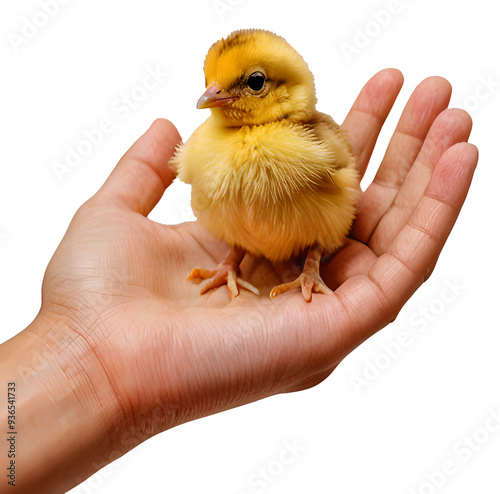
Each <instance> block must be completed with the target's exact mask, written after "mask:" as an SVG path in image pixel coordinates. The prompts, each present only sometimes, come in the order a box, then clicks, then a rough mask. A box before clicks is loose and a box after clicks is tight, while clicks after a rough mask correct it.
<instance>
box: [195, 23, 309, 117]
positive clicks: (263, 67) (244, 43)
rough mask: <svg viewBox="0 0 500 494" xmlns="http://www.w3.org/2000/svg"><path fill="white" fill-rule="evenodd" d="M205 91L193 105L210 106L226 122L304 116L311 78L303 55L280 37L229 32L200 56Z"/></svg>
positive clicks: (307, 115) (260, 31) (251, 31)
mask: <svg viewBox="0 0 500 494" xmlns="http://www.w3.org/2000/svg"><path fill="white" fill-rule="evenodd" d="M204 71H205V86H206V88H207V90H206V91H205V93H204V94H203V96H202V97H201V98H200V100H199V101H198V105H197V106H198V108H210V109H211V111H212V115H213V116H214V117H215V118H216V119H217V120H218V121H219V122H220V123H221V124H222V125H226V126H241V125H259V124H263V123H268V122H274V121H277V120H281V119H283V118H288V119H290V120H292V121H301V120H305V119H307V118H308V117H309V116H310V115H311V114H312V112H313V111H314V109H315V105H316V95H315V87H314V79H313V75H312V73H311V71H310V70H309V68H308V66H307V64H306V62H305V61H304V59H303V58H302V57H301V56H300V55H299V54H298V53H297V52H296V51H295V50H294V49H293V48H292V47H291V46H290V45H289V44H288V43H287V42H286V41H285V40H284V39H283V38H281V37H280V36H277V35H276V34H274V33H271V32H269V31H264V30H257V29H246V30H241V31H235V32H233V33H231V34H230V35H229V36H228V37H227V38H224V39H221V40H220V41H218V42H217V43H215V44H214V45H213V46H212V47H211V48H210V50H209V52H208V54H207V57H206V59H205V66H204Z"/></svg>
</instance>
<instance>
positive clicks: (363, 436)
mask: <svg viewBox="0 0 500 494" xmlns="http://www.w3.org/2000/svg"><path fill="white" fill-rule="evenodd" d="M41 4H42V0H38V1H35V0H33V1H32V0H29V1H28V0H23V1H18V2H3V4H2V7H0V33H1V40H0V60H1V68H0V73H1V76H0V108H1V115H0V139H1V141H0V145H1V147H0V150H1V164H0V212H1V213H0V341H4V340H6V339H8V338H9V337H11V336H13V335H14V334H16V333H18V332H19V331H21V330H22V329H23V328H25V327H26V325H28V324H29V323H30V322H31V320H32V319H33V318H34V317H35V315H36V313H37V311H38V309H39V305H40V286H41V281H42V277H43V273H44V270H45V267H46V265H47V263H48V261H49V259H50V257H51V255H52V253H53V251H54V250H55V248H56V246H57V245H58V243H59V241H60V239H61V237H62V235H63V234H64V232H65V230H66V228H67V225H68V223H69V221H70V219H71V217H72V216H73V214H74V212H75V210H76V209H77V208H78V206H79V205H80V204H81V203H82V202H83V201H85V200H86V199H87V198H88V197H89V196H90V195H92V194H93V193H94V192H95V191H96V190H97V188H98V187H99V186H100V185H101V184H102V182H103V181H104V179H105V178H106V177H107V176H108V174H109V173H110V171H111V170H112V168H113V167H114V165H115V164H116V162H117V160H118V159H119V158H120V156H121V155H122V154H123V153H124V152H125V151H126V150H127V149H128V147H129V146H130V145H131V144H132V143H133V142H134V141H135V140H136V139H137V138H138V137H139V135H141V134H142V133H143V132H144V131H145V130H146V129H147V127H148V126H149V125H150V124H151V122H152V121H153V120H154V119H155V118H157V117H166V118H169V119H170V120H172V121H173V122H174V123H175V124H176V125H177V127H178V128H179V130H180V132H181V134H182V136H183V138H185V139H186V138H187V137H189V135H190V133H191V132H192V131H193V130H194V129H195V128H196V127H197V126H198V125H199V124H200V123H201V122H202V121H203V120H204V119H205V118H207V117H208V113H207V112H206V111H199V110H196V108H195V104H196V101H197V99H198V97H199V96H200V95H201V93H202V91H203V89H204V88H203V81H204V77H203V72H202V64H203V60H204V57H205V54H206V52H207V50H208V48H209V47H210V45H211V44H212V43H213V42H214V41H216V40H217V39H219V38H221V37H222V36H225V35H227V34H229V33H230V32H231V31H233V30H234V29H239V28H244V27H260V28H267V29H270V30H273V31H275V32H277V33H278V34H280V35H282V36H283V37H285V38H286V39H287V40H288V41H289V42H290V43H291V44H292V45H293V46H294V47H295V48H296V49H297V50H298V51H299V52H300V53H301V54H302V55H303V56H304V58H305V59H306V61H307V62H308V63H309V66H310V68H311V69H312V71H313V73H314V74H315V78H316V83H317V93H318V99H319V105H318V108H319V109H320V110H322V111H325V112H327V113H330V114H332V115H333V116H334V118H335V119H336V120H337V121H339V122H342V120H343V119H344V117H345V115H346V113H347V111H348V109H349V107H350V105H351V104H352V102H353V101H354V98H355V97H356V95H357V93H358V92H359V90H360V89H361V87H362V85H363V84H364V83H365V81H367V80H368V78H369V77H371V76H372V75H373V74H374V73H376V72H377V71H378V70H380V69H382V68H386V67H397V68H399V69H401V70H402V71H403V73H404V75H405V85H404V87H403V90H402V93H401V94H400V97H399V98H398V101H397V103H396V106H395V109H394V110H393V113H392V114H391V117H390V118H389V120H388V122H387V124H386V126H385V128H384V132H383V133H382V136H381V139H380V141H379V144H378V145H377V148H376V150H375V153H374V157H373V159H372V163H371V167H370V170H369V173H368V175H369V177H372V176H373V174H374V172H375V169H376V168H377V166H378V163H379V162H380V159H381V157H382V155H383V150H384V147H385V146H386V145H387V142H388V139H389V137H390V134H391V132H392V130H393V129H394V126H395V123H396V119H397V115H398V114H399V113H400V112H401V110H402V108H403V105H404V103H405V101H406V100H407V98H408V96H409V95H410V93H411V91H412V90H413V89H414V88H415V86H416V85H417V84H418V83H419V82H420V81H421V80H422V79H424V78H425V77H427V76H430V75H442V76H444V77H446V78H448V79H449V80H450V82H451V83H452V85H453V87H454V95H453V98H452V105H453V106H459V107H463V108H467V109H468V110H469V111H470V113H471V115H472V117H473V120H474V130H473V133H472V136H471V139H470V140H471V142H473V143H474V144H476V145H477V146H478V147H479V151H480V162H479V168H478V171H477V173H476V176H475V181H474V184H473V187H472V189H471V192H470V194H469V197H468V199H467V201H466V204H465V207H464V210H463V212H462V214H461V216H460V217H459V220H458V222H457V225H456V227H455V229H454V231H453V233H452V235H451V237H450V239H449V241H448V243H447V245H446V247H445V249H444V251H443V253H442V255H441V258H440V261H439V263H438V265H437V267H436V270H435V272H434V274H433V276H432V277H431V279H430V280H429V281H428V282H427V283H426V284H425V285H424V286H423V287H422V288H421V289H420V290H419V291H418V292H417V293H416V294H415V295H414V297H413V298H412V299H411V300H410V301H409V302H408V304H407V305H406V306H405V308H404V309H403V310H402V312H401V313H400V315H399V317H398V319H397V320H396V322H394V323H393V324H391V325H390V326H388V327H387V328H385V329H384V330H383V331H381V332H380V333H379V334H377V335H376V336H374V337H373V338H371V339H370V340H369V341H367V342H366V343H365V344H363V345H362V346H361V347H360V348H358V349H357V350H356V351H354V352H353V353H352V354H351V355H350V356H349V357H348V358H346V359H345V360H344V361H343V362H342V363H341V365H340V366H339V367H338V369H337V370H336V371H335V372H334V374H333V375H332V376H331V377H330V378H328V379H327V380H326V381H325V382H324V383H322V384H321V385H319V386H317V387H316V388H314V389H311V390H308V391H305V392H301V393H296V394H291V395H286V396H277V397H274V398H272V399H268V400H265V401H262V402H259V403H255V404H252V405H250V406H246V407H244V408H240V409H236V410H232V411H229V412H226V413H222V414H219V415H217V416H212V417H209V418H205V419H202V420H198V421H195V422H192V423H189V424H186V425H183V426H181V427H178V428H176V429H174V430H171V431H167V432H165V433H163V434H160V435H158V436H156V437H154V438H153V439H151V440H149V441H147V442H146V443H143V444H142V445H141V446H139V447H137V448H136V449H135V450H133V451H131V452H130V453H128V454H127V455H126V456H125V457H123V458H122V459H121V460H118V461H117V462H115V463H114V464H112V465H110V466H108V467H107V468H105V469H103V470H102V471H100V472H98V473H97V474H96V475H94V476H93V477H92V478H90V479H89V480H88V481H87V482H85V483H84V484H82V485H80V486H79V487H76V488H75V489H74V490H72V491H71V492H72V493H75V494H76V493H95V494H104V493H106V494H110V493H120V494H121V493H128V492H134V493H135V492H147V493H170V492H175V493H186V494H190V493H198V492H203V493H209V494H211V493H217V494H219V493H228V494H243V493H245V494H253V493H258V492H268V493H272V494H279V493H287V494H295V493H302V492H317V493H334V492H341V493H343V494H351V493H353V494H360V493H371V494H373V493H375V494H378V493H381V494H382V493H383V494H391V493H398V494H413V493H414V492H417V493H419V494H431V493H434V492H439V493H443V494H445V493H453V494H462V493H464V494H465V493H467V494H468V493H471V492H481V493H483V494H488V493H493V492H499V489H500V469H499V468H498V462H499V457H500V430H499V431H498V432H497V431H493V430H492V431H491V432H488V431H486V429H484V426H485V425H487V426H488V427H489V428H490V429H493V428H500V425H497V423H496V422H494V417H495V416H498V414H500V359H499V358H498V355H499V351H500V337H499V335H498V331H499V330H500V327H499V323H498V307H499V302H498V295H499V290H498V286H497V279H498V274H499V269H498V268H499V266H498V260H497V259H498V258H497V249H498V246H497V245H496V244H497V240H496V239H497V238H498V235H497V234H496V230H497V225H498V213H499V208H498V181H499V178H500V176H499V168H498V167H499V160H498V153H497V152H495V147H496V146H497V145H498V141H499V139H500V129H499V124H498V121H499V120H498V115H499V113H500V67H499V54H498V51H499V48H500V35H499V33H500V31H499V29H498V16H497V14H495V13H494V12H493V11H492V10H490V9H492V8H493V7H491V5H492V3H491V2H488V1H487V0H476V1H474V2H463V1H452V0H440V1H439V2H437V1H432V0H413V1H410V0H400V1H397V0H392V1H390V0H377V1H368V0H362V1H357V2H346V1H342V2H340V1H338V0H336V1H328V2H327V1H317V0H308V1H292V0H286V1H284V0H279V1H270V0H265V1H261V0H221V1H219V2H218V6H219V8H216V5H217V2H213V0H199V1H185V2H181V1H176V2H173V1H171V2H167V1H160V0H141V1H123V0H108V1H105V2H104V1H96V0H93V1H92V0H86V1H83V0H69V1H67V2H66V4H65V5H59V4H58V5H59V8H58V11H57V12H54V13H52V14H51V15H52V17H50V18H49V17H47V15H45V16H44V14H40V12H43V10H42V8H41ZM389 9H391V10H392V12H393V13H392V14H390V16H388V15H387V13H385V14H380V12H381V11H386V12H388V11H389ZM377 13H379V14H378V15H377ZM44 17H45V20H44ZM25 18H26V19H27V20H25ZM377 19H378V20H377ZM31 21H33V22H35V21H36V22H37V23H38V24H39V25H41V24H43V23H44V22H45V21H47V22H46V23H45V24H46V25H44V26H41V27H39V28H36V27H35V29H33V28H31V34H30V35H31V39H27V38H25V39H24V41H22V40H21V41H20V38H19V37H20V36H23V34H22V33H23V31H22V30H23V26H25V25H26V23H27V22H31ZM382 24H385V25H382ZM362 31H368V33H369V37H368V38H367V40H366V39H365V42H364V43H365V46H361V41H362V39H361V38H362V36H361V34H360V32H362ZM24 32H25V33H26V32H28V34H29V32H30V30H29V28H28V27H24ZM342 43H347V44H351V45H354V46H356V44H355V43H357V46H358V48H359V49H358V53H355V54H353V55H352V56H351V57H347V56H346V55H345V54H344V53H343V50H342V46H343V45H342ZM344 46H345V45H344ZM148 70H157V71H159V72H160V75H159V76H158V78H159V82H158V85H157V87H155V88H153V89H152V88H149V89H148V90H146V91H144V90H141V89H140V87H139V86H140V85H141V84H142V81H143V79H144V77H145V75H146V74H147V71H148ZM166 73H168V75H165V74H166ZM162 74H163V75H162ZM485 81H486V82H485ZM487 81H489V82H487ZM138 87H139V88H138ZM124 94H125V95H127V94H129V95H135V97H136V100H141V101H134V100H132V104H133V105H134V106H135V108H130V109H129V110H128V112H127V111H126V110H124V109H123V106H122V103H121V102H120V99H121V98H122V95H124ZM132 98H134V96H132ZM103 118H104V119H110V120H111V123H112V130H111V132H109V133H108V134H106V135H105V136H104V138H103V140H102V143H100V144H98V145H95V146H94V147H93V148H92V149H91V150H90V152H89V154H88V156H86V157H85V158H83V159H82V160H81V162H80V163H78V164H77V166H75V167H74V168H73V169H72V171H71V172H68V173H66V174H64V175H63V176H62V178H61V180H59V179H58V177H57V176H56V174H55V173H54V170H53V167H52V164H53V162H62V163H64V161H65V159H66V155H67V152H68V146H69V147H72V148H75V147H76V146H77V145H78V144H79V143H80V142H81V141H82V140H83V139H84V132H85V131H91V129H94V128H96V127H98V125H99V123H100V122H101V120H102V119H103ZM369 177H368V179H369ZM368 179H367V180H368ZM367 180H365V181H364V184H365V185H366V184H367V183H368V181H367ZM152 217H153V218H154V219H156V220H158V221H163V222H165V223H174V222H180V221H185V220H189V219H191V214H190V211H189V190H188V189H187V187H186V186H182V185H181V184H177V183H175V184H174V185H173V186H172V187H171V188H170V189H169V190H168V191H167V193H166V194H165V196H164V198H163V199H162V201H161V202H160V204H159V205H158V207H157V208H156V209H155V211H154V212H153V213H152ZM450 284H451V285H454V292H453V291H450V290H449V289H447V287H448V286H449V285H450ZM405 338H406V339H405ZM398 340H399V341H404V342H405V344H406V346H405V347H404V348H401V347H399V349H398V347H397V345H398V344H397V342H398ZM384 345H385V346H384ZM388 354H391V355H388ZM377 367H384V369H382V370H378V369H377ZM367 376H368V377H369V379H371V380H367V381H366V383H367V384H365V385H364V386H361V387H359V386H358V388H357V387H356V386H355V384H354V380H355V379H357V378H363V379H364V378H366V377H367ZM467 436H470V437H472V438H473V439H472V441H473V442H472V443H470V446H467V445H466V443H465V442H464V441H467ZM287 442H288V444H290V445H293V444H294V443H295V444H296V445H297V446H298V447H300V451H297V452H296V457H292V456H290V455H289V456H286V457H284V456H283V455H282V449H283V448H284V447H285V445H286V443H287ZM280 458H281V459H280ZM283 458H286V459H287V460H288V463H287V464H284V463H283V461H282V459H283ZM290 458H293V461H291V460H290ZM443 464H445V470H447V474H446V476H445V477H443V475H442V474H435V473H434V474H433V472H436V471H437V470H439V469H442V468H443ZM262 472H265V473H262ZM259 475H261V477H259ZM263 475H265V476H266V478H267V479H268V480H262V479H263V478H264V477H263ZM426 475H427V477H429V476H430V477H432V478H433V479H434V480H433V482H434V485H432V483H430V481H429V480H428V478H427V477H426ZM258 478H260V479H261V480H262V481H261V482H257V479H258ZM426 482H427V484H426Z"/></svg>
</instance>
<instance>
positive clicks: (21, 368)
mask: <svg viewBox="0 0 500 494" xmlns="http://www.w3.org/2000/svg"><path fill="white" fill-rule="evenodd" d="M74 335H75V333H74V332H72V331H71V330H69V329H68V328H67V326H65V325H64V323H63V322H62V321H53V320H48V319H47V318H44V317H43V316H39V317H37V319H36V320H35V321H34V322H33V323H32V324H31V325H30V326H29V327H28V328H27V329H26V330H25V331H23V332H21V333H20V334H18V335H17V336H15V337H14V338H12V339H11V340H9V341H7V342H5V343H4V344H2V345H1V346H0V396H1V397H2V399H1V400H0V431H2V433H3V435H4V437H2V438H1V441H0V444H1V445H2V446H1V448H0V468H1V472H2V475H1V478H0V485H1V489H0V491H1V492H9V491H8V490H7V488H8V487H9V482H10V485H11V486H12V485H15V487H16V489H15V491H13V492H16V493H33V492H37V493H40V494H42V493H45V492H47V493H51V494H53V493H58V492H66V491H67V490H68V489H70V488H71V487H73V486H74V485H76V484H78V483H79V482H81V481H83V480H84V479H85V478H87V477H88V476H90V475H92V474H93V473H94V472H96V471H97V470H99V469H100V468H101V467H102V466H104V465H105V464H107V463H109V462H110V461H112V460H114V459H115V458H117V457H118V456H120V455H121V454H123V453H124V452H125V450H124V448H123V447H121V448H119V449H116V446H117V442H116V434H117V433H116V431H117V424H120V410H119V407H118V406H117V403H116V399H115V397H114V394H113V391H112V389H110V385H109V383H108V382H107V379H106V376H105V374H104V372H103V371H102V369H101V371H102V372H99V371H100V369H99V366H96V365H93V364H92V363H91V362H90V360H91V359H95V358H96V357H95V355H92V352H91V351H89V349H87V348H85V346H84V345H82V344H81V341H80V339H79V338H78V337H77V338H76V339H75V338H74ZM89 368H92V369H93V372H92V375H89V371H88V370H89ZM9 388H10V389H9ZM9 393H10V394H9ZM9 418H10V420H9ZM5 436H7V437H5Z"/></svg>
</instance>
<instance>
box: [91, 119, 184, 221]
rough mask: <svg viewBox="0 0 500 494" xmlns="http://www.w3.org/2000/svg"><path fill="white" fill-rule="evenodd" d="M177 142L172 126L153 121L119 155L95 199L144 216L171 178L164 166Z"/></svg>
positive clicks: (170, 173) (169, 123)
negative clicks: (110, 202)
mask: <svg viewBox="0 0 500 494" xmlns="http://www.w3.org/2000/svg"><path fill="white" fill-rule="evenodd" d="M180 142H181V137H180V135H179V132H178V131H177V129H176V128H175V126H174V124H173V123H172V122H170V121H168V120H165V119H157V120H155V121H154V122H153V124H152V125H151V127H150V128H149V129H148V130H147V131H146V132H145V134H144V135H142V136H141V137H140V138H139V139H138V140H137V141H136V142H135V143H134V144H133V145H132V147H131V148H130V149H129V150H128V151H127V152H126V153H125V154H124V155H123V157H122V158H121V160H120V161H119V162H118V164H117V165H116V167H115V169H114V170H113V171H112V172H111V175H110V176H109V177H108V179H107V180H106V182H105V183H104V185H103V186H102V187H101V189H100V190H99V192H98V193H97V195H98V196H100V198H101V199H104V198H107V199H108V200H110V201H112V202H115V203H121V204H123V205H125V206H126V207H127V208H129V209H131V210H133V211H137V212H138V213H141V214H142V215H144V216H147V215H148V214H149V213H150V212H151V210H152V209H153V208H154V207H155V206H156V204H157V203H158V201H159V200H160V199H161V196H162V195H163V193H164V192H165V189H166V188H167V187H168V186H169V185H170V184H171V183H172V180H173V179H174V178H175V174H174V172H173V171H172V170H171V169H170V168H169V166H168V162H169V160H170V158H171V157H172V155H173V153H174V151H175V147H176V146H177V144H179V143H180Z"/></svg>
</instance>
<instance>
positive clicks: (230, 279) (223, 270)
mask: <svg viewBox="0 0 500 494" xmlns="http://www.w3.org/2000/svg"><path fill="white" fill-rule="evenodd" d="M244 256H245V251H242V250H241V249H239V248H237V247H233V249H232V250H231V252H230V253H229V255H228V256H227V257H226V259H224V260H223V261H222V262H221V263H220V264H219V265H218V266H217V267H216V268H215V269H214V270H208V269H200V268H194V269H192V270H191V272H190V273H189V276H188V277H187V279H188V280H192V281H194V282H195V283H200V282H201V281H202V280H206V282H205V283H204V284H203V286H202V288H201V290H200V295H203V294H204V293H206V292H208V291H209V290H212V289H213V288H218V287H220V286H223V285H227V290H228V292H229V296H230V298H231V300H234V299H235V298H236V297H237V296H238V295H239V289H238V286H240V287H241V288H244V289H246V290H248V291H250V292H252V293H255V295H260V292H259V290H258V289H257V288H255V287H254V286H253V285H252V284H250V283H248V281H245V280H243V279H242V278H240V277H239V276H238V273H239V270H240V269H239V265H240V262H241V261H242V259H243V257H244Z"/></svg>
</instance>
